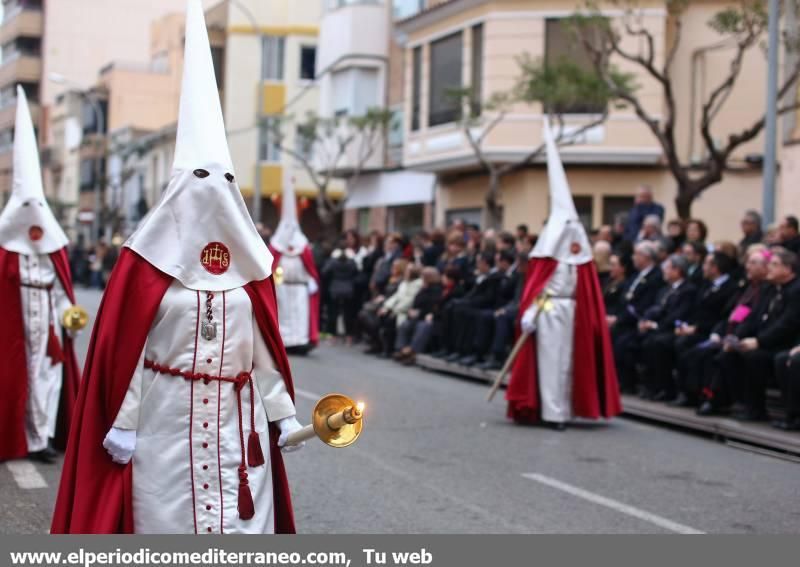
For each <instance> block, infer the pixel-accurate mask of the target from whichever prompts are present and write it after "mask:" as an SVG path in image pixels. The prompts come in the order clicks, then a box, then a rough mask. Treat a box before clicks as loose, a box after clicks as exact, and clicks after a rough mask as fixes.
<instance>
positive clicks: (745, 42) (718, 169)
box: [572, 0, 800, 219]
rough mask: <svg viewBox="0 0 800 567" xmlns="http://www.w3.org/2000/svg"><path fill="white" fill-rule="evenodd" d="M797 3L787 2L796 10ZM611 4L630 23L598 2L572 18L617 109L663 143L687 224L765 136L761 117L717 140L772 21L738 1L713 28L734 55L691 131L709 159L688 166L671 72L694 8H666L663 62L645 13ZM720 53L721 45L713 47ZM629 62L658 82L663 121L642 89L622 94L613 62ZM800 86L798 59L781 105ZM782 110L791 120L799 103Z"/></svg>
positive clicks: (673, 1)
mask: <svg viewBox="0 0 800 567" xmlns="http://www.w3.org/2000/svg"><path fill="white" fill-rule="evenodd" d="M796 1H797V0H784V2H783V3H782V4H783V7H784V8H785V7H786V4H787V2H792V3H796ZM611 3H612V4H614V5H616V6H618V7H622V8H623V12H624V15H623V16H622V17H621V18H618V19H616V20H612V19H609V18H607V17H605V16H604V15H603V14H602V12H601V10H600V8H599V7H598V5H597V4H596V3H595V2H594V1H590V2H587V3H586V5H585V7H584V8H583V9H582V10H580V11H579V12H578V13H576V14H575V15H574V16H573V17H572V23H573V24H574V28H573V29H574V30H575V33H576V36H577V39H578V40H579V41H580V42H581V43H582V44H583V46H584V48H585V49H586V50H587V52H588V53H589V54H590V56H591V59H592V61H593V63H594V66H595V69H596V70H597V72H598V74H599V75H600V76H601V77H602V78H603V80H604V81H605V83H606V85H607V87H608V89H609V92H610V95H611V96H612V98H614V99H615V100H617V101H620V102H621V103H623V104H625V105H626V106H628V107H629V108H632V109H633V111H634V112H635V113H636V115H637V116H638V117H639V119H640V120H641V121H642V122H644V123H645V124H646V125H647V127H648V128H649V129H650V131H651V132H652V134H653V135H654V136H655V137H656V139H657V140H658V143H659V145H660V146H661V149H662V151H663V153H664V160H665V162H666V165H667V167H668V168H669V171H670V173H671V174H672V176H673V177H674V179H675V182H676V185H677V195H676V197H675V205H676V208H677V211H678V215H679V216H680V217H681V218H682V219H688V218H690V216H691V208H692V203H693V202H694V200H695V199H696V198H697V197H698V196H700V194H701V193H703V192H704V191H705V190H707V189H708V188H709V187H712V186H713V185H715V184H717V183H719V182H720V181H721V180H722V178H723V175H724V174H725V171H726V170H728V169H729V167H730V162H731V157H732V155H733V153H734V152H735V151H736V149H737V148H739V147H741V146H742V145H743V144H745V143H747V142H749V141H751V140H753V139H754V138H755V137H756V136H758V135H759V133H760V132H761V131H762V129H763V128H764V125H765V121H766V118H765V116H764V115H763V114H762V115H761V116H760V117H758V118H757V119H756V120H754V121H753V123H751V124H748V125H746V126H745V127H744V128H743V129H741V130H739V131H738V132H734V133H732V134H730V135H728V136H727V138H726V139H724V140H722V141H718V140H717V139H715V137H714V135H713V134H712V129H713V126H714V120H715V118H716V117H717V116H718V115H719V112H720V110H721V109H722V108H723V106H724V105H725V103H726V102H727V101H728V99H729V98H730V96H731V94H732V92H733V90H734V88H735V87H736V85H737V84H738V82H739V80H740V79H741V74H742V68H743V63H744V60H745V57H746V56H747V54H748V53H750V52H751V51H753V50H755V49H759V48H760V47H761V46H762V43H763V40H764V39H765V35H766V30H767V23H768V14H767V9H766V2H764V1H757V0H740V1H738V2H736V3H735V4H733V5H731V6H729V7H727V8H724V9H722V10H720V11H719V12H717V13H716V14H714V16H713V17H712V18H711V19H710V20H709V21H708V26H709V27H710V28H711V29H712V30H713V31H714V32H716V33H717V34H718V35H719V39H720V40H721V41H722V42H723V43H722V45H726V46H728V45H729V46H730V47H731V48H732V49H733V56H732V57H731V60H730V63H729V66H728V70H727V73H726V75H725V77H724V78H723V80H722V81H720V83H719V84H718V85H716V87H715V88H714V89H713V90H712V91H711V92H710V93H709V94H708V96H707V97H706V99H705V100H704V101H702V105H701V109H700V117H699V121H698V123H697V124H690V128H692V129H694V128H698V129H699V134H700V137H701V138H702V141H703V145H704V149H705V152H704V156H703V157H702V158H701V159H700V160H696V159H693V157H694V156H688V158H682V157H681V153H680V147H679V146H678V142H677V141H676V134H675V128H676V121H677V112H676V101H675V83H674V77H673V69H672V68H673V64H674V62H675V58H676V55H677V53H678V48H679V46H680V42H681V38H682V31H683V26H684V19H685V18H686V10H687V7H688V3H689V2H688V0H667V2H666V5H667V9H668V16H669V19H670V25H671V29H672V34H671V36H672V39H671V43H669V44H668V45H666V46H663V47H664V48H665V55H664V57H663V60H662V58H660V57H659V55H658V54H659V53H660V52H661V49H660V47H661V46H659V45H657V39H656V38H655V37H654V36H653V33H652V32H651V30H649V29H647V27H646V26H645V25H644V24H643V23H642V21H641V18H640V17H639V15H640V14H641V10H640V6H639V4H638V3H637V2H635V1H631V0H612V2H611ZM631 37H633V38H636V39H638V40H639V45H641V48H640V49H639V50H638V51H636V52H634V51H630V50H628V49H627V48H625V47H623V45H624V43H625V42H624V40H625V38H631ZM783 44H784V48H785V49H786V51H787V52H790V53H794V52H797V49H798V45H800V44H799V43H798V30H797V29H796V27H795V28H794V29H789V30H787V32H786V33H785V34H784V37H783ZM718 45H721V44H720V43H717V44H715V46H718ZM614 60H617V61H625V62H627V63H628V64H633V65H634V66H635V67H637V68H638V69H639V70H640V71H641V72H642V73H643V74H645V75H646V76H649V77H651V78H652V79H654V80H655V82H656V83H657V85H658V86H659V87H660V89H661V92H662V94H663V102H664V110H663V114H664V116H663V119H658V118H656V117H655V116H653V115H652V114H651V113H650V112H649V111H648V110H647V109H646V108H645V104H644V102H643V101H642V99H641V98H640V97H639V96H638V94H637V91H636V89H624V88H622V89H621V88H619V86H618V85H617V84H615V80H614V77H613V75H612V70H613V69H614V67H613V66H612V65H611V62H612V61H614ZM798 79H800V59H797V60H796V62H795V63H794V64H793V65H792V67H791V68H790V69H788V71H787V72H786V73H785V75H784V77H783V81H782V83H781V84H780V86H779V91H778V100H779V101H782V100H784V99H785V98H787V96H786V95H788V94H789V93H791V92H794V89H796V88H797V84H798ZM792 98H793V100H792V101H791V102H788V103H786V104H783V105H782V106H780V107H779V109H778V113H779V114H785V113H787V112H791V111H793V110H796V109H798V108H800V102H798V100H797V99H796V97H792Z"/></svg>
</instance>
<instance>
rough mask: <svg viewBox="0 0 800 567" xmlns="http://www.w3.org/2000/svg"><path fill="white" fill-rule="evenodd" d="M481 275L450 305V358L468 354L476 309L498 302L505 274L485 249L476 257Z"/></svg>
mask: <svg viewBox="0 0 800 567" xmlns="http://www.w3.org/2000/svg"><path fill="white" fill-rule="evenodd" d="M476 267H477V272H478V275H477V276H476V278H475V284H474V285H473V286H472V289H470V290H469V291H468V292H467V294H466V295H464V297H462V298H461V299H458V300H456V301H453V302H452V303H451V304H449V305H448V307H447V311H446V312H445V314H444V320H443V323H444V326H443V329H442V335H443V339H444V340H445V341H446V345H445V347H446V348H447V350H448V351H449V354H448V355H447V356H446V357H445V360H447V361H448V362H455V361H457V360H458V359H459V358H461V357H462V356H464V355H466V354H467V349H468V348H469V345H471V341H468V340H467V337H469V338H470V339H471V338H472V336H473V335H472V333H473V331H474V328H473V325H471V320H472V319H473V317H472V316H473V315H474V312H475V311H476V310H480V309H487V308H491V307H492V306H494V302H495V298H496V295H497V290H498V288H499V286H500V282H501V281H502V279H503V278H504V277H505V276H504V274H503V273H502V272H500V271H498V270H495V269H494V255H493V254H492V253H491V252H481V253H480V254H479V255H478V257H477V261H476Z"/></svg>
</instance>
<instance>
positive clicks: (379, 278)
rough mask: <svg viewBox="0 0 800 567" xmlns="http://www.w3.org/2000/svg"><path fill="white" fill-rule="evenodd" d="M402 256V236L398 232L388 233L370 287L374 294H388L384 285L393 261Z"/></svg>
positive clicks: (387, 280)
mask: <svg viewBox="0 0 800 567" xmlns="http://www.w3.org/2000/svg"><path fill="white" fill-rule="evenodd" d="M402 256H403V238H402V237H401V236H400V235H399V234H391V235H389V236H388V237H387V238H386V240H385V242H384V250H383V256H382V257H381V259H380V260H378V262H377V264H376V266H375V271H374V273H373V275H372V282H371V283H370V287H371V288H372V290H373V293H374V294H375V295H389V294H387V292H386V285H387V284H388V283H389V279H390V278H391V275H392V266H393V265H394V261H395V260H397V259H398V258H401V257H402Z"/></svg>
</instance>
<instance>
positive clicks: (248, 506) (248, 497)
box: [239, 467, 256, 520]
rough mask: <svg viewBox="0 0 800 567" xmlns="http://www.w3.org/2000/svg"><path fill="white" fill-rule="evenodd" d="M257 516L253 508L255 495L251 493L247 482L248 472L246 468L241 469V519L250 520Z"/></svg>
mask: <svg viewBox="0 0 800 567" xmlns="http://www.w3.org/2000/svg"><path fill="white" fill-rule="evenodd" d="M255 514H256V509H255V506H253V495H252V494H251V493H250V486H249V485H248V482H247V472H246V471H245V469H244V467H239V517H240V518H241V519H242V520H249V519H250V518H252V517H253V516H255Z"/></svg>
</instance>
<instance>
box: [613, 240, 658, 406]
mask: <svg viewBox="0 0 800 567" xmlns="http://www.w3.org/2000/svg"><path fill="white" fill-rule="evenodd" d="M657 259H658V253H657V251H656V249H655V246H653V244H652V243H650V242H640V243H639V244H637V245H636V248H635V249H634V252H633V265H634V267H635V268H636V270H637V271H638V273H637V274H636V276H635V277H634V278H633V280H632V281H631V284H630V286H629V287H628V291H627V292H626V294H625V308H624V310H623V311H622V313H621V314H620V315H609V316H608V317H607V320H608V324H609V326H610V327H611V338H612V341H613V344H614V359H615V360H616V363H617V373H618V375H619V380H620V387H621V389H622V391H623V392H625V393H629V394H630V393H634V392H635V391H636V385H637V377H636V357H637V355H638V352H639V347H640V346H641V338H642V337H641V335H640V334H639V328H638V325H639V321H640V320H642V319H643V317H644V314H645V312H646V311H647V310H648V309H649V308H650V307H652V306H653V305H655V303H656V299H657V296H658V293H659V291H660V290H661V288H662V287H663V286H664V278H663V276H662V274H661V268H659V267H658V265H657V264H656V262H657Z"/></svg>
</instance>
